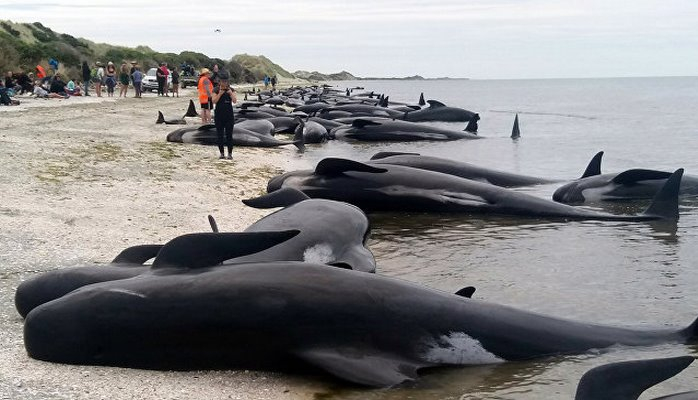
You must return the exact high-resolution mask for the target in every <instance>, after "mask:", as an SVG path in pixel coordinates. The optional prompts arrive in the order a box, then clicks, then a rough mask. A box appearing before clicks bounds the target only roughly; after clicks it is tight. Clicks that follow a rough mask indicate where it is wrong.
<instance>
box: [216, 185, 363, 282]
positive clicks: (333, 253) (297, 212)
mask: <svg viewBox="0 0 698 400" xmlns="http://www.w3.org/2000/svg"><path fill="white" fill-rule="evenodd" d="M242 202H243V203H245V204H246V205H248V206H250V207H255V208H274V207H284V208H282V209H281V210H278V211H276V212H274V213H272V214H270V215H268V216H266V217H264V218H262V219H260V220H259V221H257V222H255V223H254V224H252V225H251V226H250V227H249V228H247V229H245V232H260V231H281V230H287V229H297V230H299V231H300V233H299V234H298V236H295V237H294V238H292V239H289V240H287V241H285V242H283V243H280V244H278V245H276V246H274V247H271V248H269V249H267V250H264V251H261V252H259V253H254V254H251V255H249V256H244V257H238V258H234V259H231V260H228V261H226V263H241V262H259V261H276V260H288V261H306V262H313V263H316V264H327V265H333V266H338V267H342V268H349V269H353V270H357V271H363V272H375V270H376V260H375V259H374V258H373V254H372V253H371V251H370V250H369V249H368V248H367V247H366V242H367V241H368V236H369V233H370V225H369V223H368V218H367V217H366V214H364V213H363V211H361V210H360V209H359V208H358V207H356V206H353V205H351V204H348V203H344V202H340V201H333V200H324V199H310V198H309V197H308V196H306V195H305V194H303V192H300V191H298V190H295V189H292V188H285V189H281V190H278V191H276V192H274V193H270V194H267V195H264V196H261V197H257V198H254V199H248V200H243V201H242Z"/></svg>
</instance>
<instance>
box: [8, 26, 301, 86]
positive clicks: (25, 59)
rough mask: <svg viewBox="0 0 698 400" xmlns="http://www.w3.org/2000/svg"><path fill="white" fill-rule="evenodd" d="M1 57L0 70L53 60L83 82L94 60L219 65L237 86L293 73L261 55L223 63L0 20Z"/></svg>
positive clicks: (22, 68) (193, 54) (27, 69)
mask: <svg viewBox="0 0 698 400" xmlns="http://www.w3.org/2000/svg"><path fill="white" fill-rule="evenodd" d="M0 54H1V55H2V56H1V57H0V71H3V72H4V71H10V70H11V71H24V72H31V71H33V70H34V68H35V67H36V65H37V64H41V65H43V66H44V68H46V67H47V64H48V60H49V59H51V58H54V59H56V60H58V62H59V63H60V67H59V68H60V69H61V72H63V73H64V74H65V75H67V76H69V77H70V78H71V79H78V80H82V78H81V75H82V74H81V72H80V71H81V70H80V66H81V64H82V62H83V61H87V62H88V64H89V65H90V67H92V66H93V65H94V63H95V62H96V61H101V62H103V63H105V64H106V63H107V61H112V62H114V63H115V64H116V65H117V67H118V66H119V65H120V64H121V63H123V62H126V63H130V62H131V61H136V62H138V64H139V65H141V66H142V67H143V69H144V70H147V69H148V68H150V67H154V66H157V65H158V63H160V62H166V63H168V64H169V65H174V66H177V67H179V66H180V65H182V64H183V63H186V64H189V65H193V66H194V67H195V68H196V69H199V68H202V67H208V68H211V67H212V66H213V64H218V65H220V66H223V67H225V68H226V69H227V70H228V71H230V74H231V78H232V79H233V80H234V81H235V82H237V83H253V82H258V81H260V80H262V79H263V78H264V75H265V74H268V75H269V76H273V75H277V76H279V77H286V78H293V74H291V73H289V72H288V71H286V70H284V69H283V68H281V67H280V66H278V65H276V64H274V63H272V62H271V61H270V60H269V59H267V58H266V57H264V56H259V57H257V56H248V55H246V54H245V55H238V56H235V57H233V58H232V59H230V60H222V59H219V58H211V57H208V56H207V55H205V54H202V53H196V52H193V51H183V52H181V53H179V54H175V53H160V52H157V51H155V50H152V49H151V48H149V47H147V46H138V47H135V48H131V47H123V46H112V45H109V44H104V43H94V42H92V41H89V40H86V39H82V38H75V37H73V36H71V35H68V34H65V33H57V32H54V31H53V30H51V28H48V27H46V26H44V25H42V24H41V23H40V22H34V23H31V24H28V23H14V22H11V21H0Z"/></svg>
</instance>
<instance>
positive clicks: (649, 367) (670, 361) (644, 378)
mask: <svg viewBox="0 0 698 400" xmlns="http://www.w3.org/2000/svg"><path fill="white" fill-rule="evenodd" d="M693 361H694V358H693V357H691V356H683V357H673V358H659V359H652V360H637V361H625V362H618V363H612V364H606V365H602V366H599V367H596V368H592V369H590V370H589V371H587V372H586V373H585V374H584V375H583V376H582V379H580V380H579V385H578V386H577V394H576V395H575V397H574V398H575V400H611V399H613V400H636V399H637V398H638V397H640V395H641V394H642V392H644V391H645V390H647V389H648V388H650V387H652V386H654V385H656V384H658V383H660V382H662V381H665V380H667V379H669V378H671V377H672V376H674V375H676V374H678V373H679V372H681V371H682V370H684V369H685V368H686V367H688V366H689V365H690V364H691V363H692V362H693Z"/></svg>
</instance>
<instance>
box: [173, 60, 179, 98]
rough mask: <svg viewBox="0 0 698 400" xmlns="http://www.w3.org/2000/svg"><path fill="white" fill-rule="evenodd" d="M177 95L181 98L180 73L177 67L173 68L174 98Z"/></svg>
mask: <svg viewBox="0 0 698 400" xmlns="http://www.w3.org/2000/svg"><path fill="white" fill-rule="evenodd" d="M175 94H176V95H177V97H179V72H177V67H174V66H173V67H172V97H174V96H175Z"/></svg>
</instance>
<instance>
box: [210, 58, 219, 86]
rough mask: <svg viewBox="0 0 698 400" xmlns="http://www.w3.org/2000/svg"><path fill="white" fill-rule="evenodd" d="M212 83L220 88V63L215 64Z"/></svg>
mask: <svg viewBox="0 0 698 400" xmlns="http://www.w3.org/2000/svg"><path fill="white" fill-rule="evenodd" d="M210 79H211V83H213V88H214V89H216V88H218V85H219V84H220V78H219V77H218V64H213V72H212V73H211V78H210Z"/></svg>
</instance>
